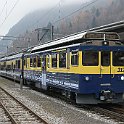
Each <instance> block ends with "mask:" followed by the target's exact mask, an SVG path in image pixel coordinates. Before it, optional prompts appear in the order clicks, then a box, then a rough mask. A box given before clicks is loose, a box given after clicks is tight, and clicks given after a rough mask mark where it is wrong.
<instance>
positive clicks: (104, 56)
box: [101, 51, 110, 66]
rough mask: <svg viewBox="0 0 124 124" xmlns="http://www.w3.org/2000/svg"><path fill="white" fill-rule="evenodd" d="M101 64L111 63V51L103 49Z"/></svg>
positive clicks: (107, 64)
mask: <svg viewBox="0 0 124 124" xmlns="http://www.w3.org/2000/svg"><path fill="white" fill-rule="evenodd" d="M101 65H102V66H109V65H110V52H109V51H102V52H101Z"/></svg>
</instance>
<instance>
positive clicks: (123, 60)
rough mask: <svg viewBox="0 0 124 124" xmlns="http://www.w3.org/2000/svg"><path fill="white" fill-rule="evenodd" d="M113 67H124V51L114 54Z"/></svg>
mask: <svg viewBox="0 0 124 124" xmlns="http://www.w3.org/2000/svg"><path fill="white" fill-rule="evenodd" d="M113 66H124V51H114V52H113Z"/></svg>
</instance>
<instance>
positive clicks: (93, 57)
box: [82, 51, 99, 66]
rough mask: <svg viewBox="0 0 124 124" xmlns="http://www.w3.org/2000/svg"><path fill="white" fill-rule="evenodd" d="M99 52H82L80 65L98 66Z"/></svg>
mask: <svg viewBox="0 0 124 124" xmlns="http://www.w3.org/2000/svg"><path fill="white" fill-rule="evenodd" d="M98 63H99V52H98V51H84V52H83V53H82V64H83V65H84V66H98Z"/></svg>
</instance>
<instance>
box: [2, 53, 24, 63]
mask: <svg viewBox="0 0 124 124" xmlns="http://www.w3.org/2000/svg"><path fill="white" fill-rule="evenodd" d="M22 54H23V53H18V54H15V55H11V56H6V57H4V58H1V59H0V61H5V60H12V59H15V58H21V57H22Z"/></svg>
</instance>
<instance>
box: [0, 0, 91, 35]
mask: <svg viewBox="0 0 124 124" xmlns="http://www.w3.org/2000/svg"><path fill="white" fill-rule="evenodd" d="M86 1H89V0H0V35H6V34H7V33H8V31H9V29H10V28H11V27H12V26H13V25H15V24H16V23H17V22H18V21H19V20H20V19H21V18H23V17H24V16H25V15H26V14H28V13H31V12H33V11H35V10H38V9H41V8H42V9H45V8H52V7H54V6H55V5H57V4H58V5H67V4H72V3H80V4H83V3H84V2H86Z"/></svg>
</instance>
